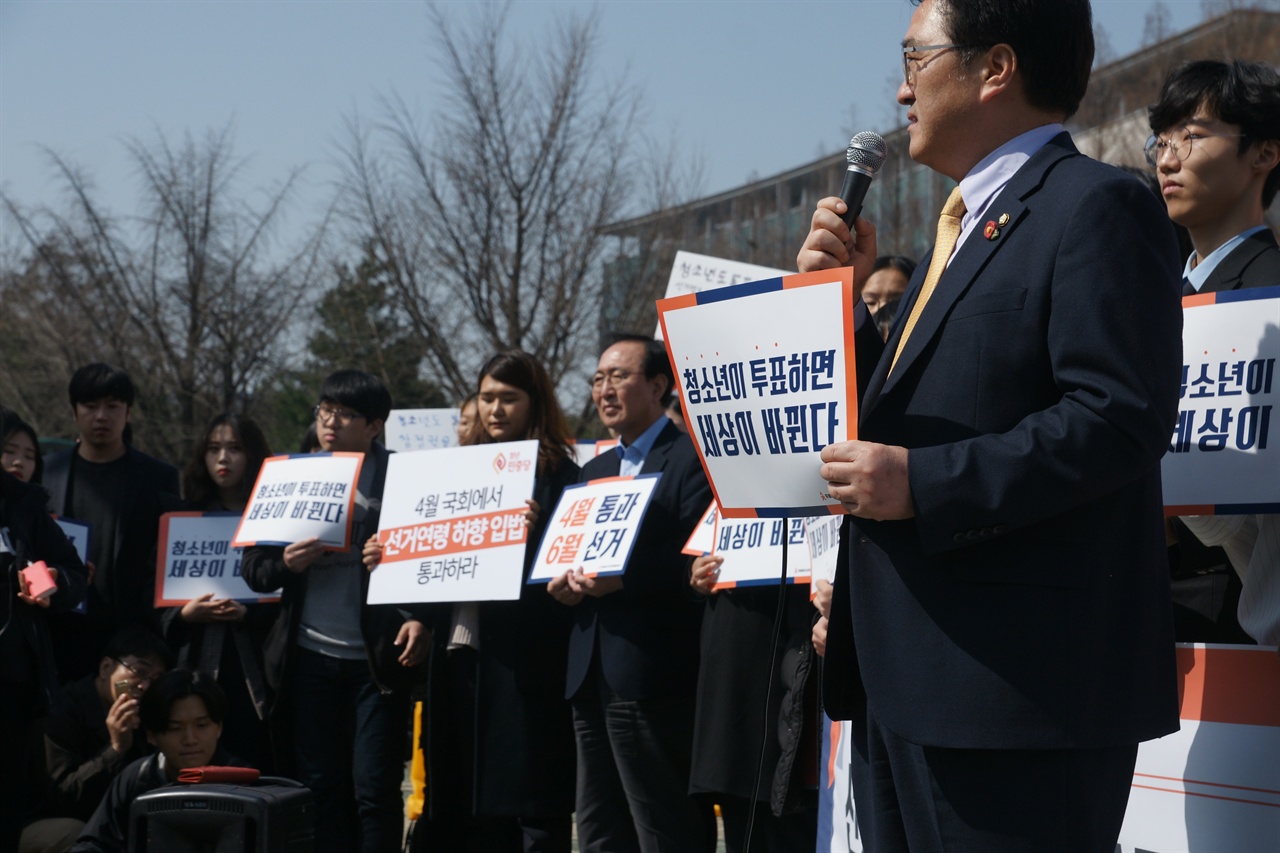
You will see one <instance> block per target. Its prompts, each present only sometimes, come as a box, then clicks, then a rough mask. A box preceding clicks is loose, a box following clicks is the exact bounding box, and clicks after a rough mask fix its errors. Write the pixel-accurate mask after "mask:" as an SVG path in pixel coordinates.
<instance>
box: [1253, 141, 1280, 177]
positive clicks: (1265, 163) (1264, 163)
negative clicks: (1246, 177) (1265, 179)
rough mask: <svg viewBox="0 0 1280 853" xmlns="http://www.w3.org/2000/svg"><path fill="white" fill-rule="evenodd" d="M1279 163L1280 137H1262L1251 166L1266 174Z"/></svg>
mask: <svg viewBox="0 0 1280 853" xmlns="http://www.w3.org/2000/svg"><path fill="white" fill-rule="evenodd" d="M1277 165H1280V139H1264V140H1262V141H1261V142H1259V143H1258V155H1257V156H1256V157H1255V158H1254V160H1253V166H1254V168H1255V169H1258V170H1260V171H1261V172H1262V174H1263V175H1267V174H1269V173H1270V172H1271V170H1272V169H1274V168H1276V166H1277Z"/></svg>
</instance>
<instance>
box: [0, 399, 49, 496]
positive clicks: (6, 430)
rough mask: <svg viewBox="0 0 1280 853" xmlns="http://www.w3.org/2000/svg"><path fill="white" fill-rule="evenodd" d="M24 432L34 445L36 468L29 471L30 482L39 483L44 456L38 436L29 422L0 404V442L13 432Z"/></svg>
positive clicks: (42, 472)
mask: <svg viewBox="0 0 1280 853" xmlns="http://www.w3.org/2000/svg"><path fill="white" fill-rule="evenodd" d="M19 432H21V433H25V434H26V436H27V437H28V438H30V439H31V443H32V444H34V445H35V447H36V469H35V471H33V472H32V473H31V482H33V483H39V482H40V478H41V477H43V476H44V458H43V457H41V455H40V436H38V435H36V431H35V429H34V428H33V427H32V426H31V424H29V423H27V422H26V421H24V420H23V419H22V418H20V417H18V413H17V412H14V411H11V410H10V409H6V408H5V407H4V406H0V444H4V442H6V441H8V440H9V438H10V437H11V436H13V435H14V434H15V433H19Z"/></svg>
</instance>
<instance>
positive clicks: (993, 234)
mask: <svg viewBox="0 0 1280 853" xmlns="http://www.w3.org/2000/svg"><path fill="white" fill-rule="evenodd" d="M982 235H983V236H984V237H986V238H987V239H988V240H994V239H996V238H997V237H999V236H1000V229H999V228H997V227H996V222H995V220H994V219H990V220H987V226H986V227H985V228H984V229H982Z"/></svg>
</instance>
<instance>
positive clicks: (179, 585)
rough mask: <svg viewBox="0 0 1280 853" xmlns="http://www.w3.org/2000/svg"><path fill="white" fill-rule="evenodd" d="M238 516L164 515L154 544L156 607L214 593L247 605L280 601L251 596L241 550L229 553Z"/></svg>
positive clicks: (274, 596) (277, 594)
mask: <svg viewBox="0 0 1280 853" xmlns="http://www.w3.org/2000/svg"><path fill="white" fill-rule="evenodd" d="M239 524H240V515H239V514H238V513H234V512H167V513H165V514H164V515H162V516H160V538H159V541H158V542H157V543H156V595H155V606H156V607H181V606H182V605H184V604H186V603H187V602H188V601H190V600H191V599H193V598H199V597H200V596H202V595H205V594H206V593H212V594H213V598H214V600H215V601H220V600H222V599H224V598H231V599H235V600H236V601H242V602H246V603H254V602H259V601H279V600H280V590H276V591H274V592H269V593H258V592H254V591H253V590H252V589H250V588H249V585H248V584H247V583H245V580H244V578H243V577H242V576H241V574H240V560H241V558H242V557H243V556H244V551H243V550H242V549H240V548H233V547H232V546H231V540H232V538H234V537H235V534H236V527H237V526H238V525H239Z"/></svg>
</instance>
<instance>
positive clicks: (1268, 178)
mask: <svg viewBox="0 0 1280 853" xmlns="http://www.w3.org/2000/svg"><path fill="white" fill-rule="evenodd" d="M1149 113H1150V124H1151V132H1152V134H1153V135H1152V136H1151V138H1150V139H1149V140H1148V141H1147V160H1148V162H1149V163H1150V164H1151V166H1152V167H1154V168H1155V170H1156V174H1157V176H1158V177H1159V179H1160V184H1161V189H1162V191H1163V194H1164V199H1165V202H1166V203H1167V204H1168V208H1169V217H1170V218H1171V219H1172V220H1173V221H1174V222H1176V223H1177V224H1179V225H1182V226H1184V227H1186V229H1187V232H1188V234H1189V235H1190V237H1191V244H1192V246H1194V248H1195V251H1194V252H1193V253H1192V254H1191V257H1189V258H1188V259H1187V262H1186V266H1185V268H1184V271H1183V291H1182V294H1183V296H1184V297H1185V296H1192V295H1200V294H1211V293H1223V292H1229V291H1234V290H1242V289H1246V288H1257V287H1275V286H1277V285H1280V246H1277V243H1276V238H1275V234H1273V233H1272V231H1271V229H1270V228H1268V227H1267V225H1266V222H1265V220H1264V212H1265V211H1266V210H1267V208H1268V207H1270V206H1271V203H1272V202H1273V201H1274V200H1275V197H1276V193H1277V191H1280V74H1277V73H1276V71H1275V69H1274V68H1272V67H1271V66H1269V65H1266V64H1262V63H1256V62H1243V61H1240V60H1236V61H1234V62H1231V63H1225V62H1218V61H1215V60H1202V61H1199V62H1188V63H1185V64H1183V65H1180V66H1178V67H1177V68H1175V69H1174V70H1173V71H1171V72H1170V74H1169V76H1168V77H1167V78H1166V79H1165V82H1164V86H1163V88H1162V90H1161V93H1160V100H1159V102H1158V103H1156V104H1155V105H1154V106H1152V107H1151V108H1150V110H1149ZM1248 357H1252V356H1251V355H1250V356H1246V358H1248ZM1223 367H1224V368H1228V365H1226V364H1224V365H1223ZM1184 369H1185V368H1184ZM1191 369H1192V371H1193V373H1192V376H1193V378H1194V375H1195V374H1194V371H1195V368H1194V367H1192V368H1191ZM1210 387H1212V386H1210ZM1237 399H1239V398H1237ZM1231 402H1234V401H1233V400H1232V399H1231V397H1226V398H1225V399H1224V400H1223V403H1224V404H1230V403H1231ZM1254 404H1255V405H1256V401H1255V403H1254ZM1229 412H1230V408H1227V409H1225V410H1224V417H1225V418H1228V419H1229V417H1230V414H1229ZM1223 429H1224V431H1225V430H1226V426H1225V425H1224V427H1223ZM1170 525H1171V535H1172V538H1174V539H1175V540H1176V547H1173V546H1171V547H1170V551H1169V556H1170V561H1171V563H1173V566H1174V569H1175V571H1176V570H1178V569H1179V568H1181V569H1182V575H1183V576H1184V577H1187V578H1190V579H1192V582H1193V583H1200V582H1202V581H1203V579H1204V578H1205V577H1206V576H1209V577H1212V575H1213V570H1214V569H1215V568H1218V567H1220V566H1221V564H1222V562H1223V561H1224V560H1226V559H1229V561H1230V564H1231V566H1232V567H1234V571H1235V573H1236V574H1238V575H1239V576H1240V579H1241V581H1243V588H1241V586H1240V585H1237V584H1231V585H1229V586H1228V588H1227V593H1228V594H1227V595H1226V596H1215V598H1217V600H1219V601H1221V600H1222V599H1223V598H1225V599H1226V603H1227V604H1228V605H1229V604H1230V603H1231V599H1232V598H1234V597H1235V596H1232V595H1231V594H1230V593H1231V592H1232V591H1233V590H1232V587H1234V588H1235V591H1237V595H1238V598H1239V603H1238V606H1237V607H1236V608H1235V611H1236V612H1235V613H1234V614H1233V613H1231V612H1230V609H1229V607H1224V608H1223V609H1224V610H1226V611H1227V612H1224V613H1221V614H1219V615H1217V625H1214V626H1209V627H1211V628H1218V629H1219V630H1222V631H1226V632H1229V631H1230V630H1231V629H1232V628H1234V627H1235V624H1234V623H1235V617H1237V616H1238V619H1239V625H1240V627H1241V628H1243V629H1244V631H1245V632H1246V633H1247V634H1248V636H1249V637H1251V638H1252V639H1253V640H1255V641H1256V642H1259V643H1262V644H1264V645H1275V644H1277V643H1280V568H1278V567H1277V561H1278V560H1280V515H1276V514H1274V513H1266V514H1260V515H1253V514H1249V515H1222V516H1211V515H1206V516H1189V517H1185V518H1181V519H1176V520H1174V519H1171V520H1170ZM1191 533H1194V534H1195V537H1198V538H1199V539H1200V541H1201V542H1203V543H1204V544H1205V545H1209V546H1215V547H1213V548H1212V549H1211V550H1210V551H1209V552H1208V553H1207V554H1206V553H1203V550H1202V549H1200V548H1197V547H1195V546H1196V545H1197V543H1196V542H1195V541H1194V537H1191V536H1190V534H1191ZM1189 538H1190V539H1191V541H1188V539H1189ZM1217 546H1221V548H1223V549H1225V553H1223V551H1222V550H1219V549H1218V547H1217ZM1215 564H1216V565H1215ZM1228 571H1230V569H1228ZM1178 592H1179V585H1178V584H1175V587H1174V603H1175V605H1178V604H1181V603H1182V602H1181V601H1180V600H1179V595H1178ZM1175 613H1178V614H1179V615H1182V614H1184V613H1185V609H1179V610H1176V611H1175ZM1179 627H1181V626H1180V625H1179ZM1178 639H1180V640H1199V641H1204V642H1214V641H1217V642H1241V641H1242V639H1243V638H1238V637H1232V636H1230V635H1229V633H1228V635H1227V636H1226V637H1222V636H1218V635H1216V634H1208V635H1199V636H1186V635H1184V634H1180V635H1179V636H1178Z"/></svg>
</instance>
